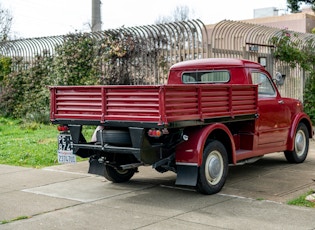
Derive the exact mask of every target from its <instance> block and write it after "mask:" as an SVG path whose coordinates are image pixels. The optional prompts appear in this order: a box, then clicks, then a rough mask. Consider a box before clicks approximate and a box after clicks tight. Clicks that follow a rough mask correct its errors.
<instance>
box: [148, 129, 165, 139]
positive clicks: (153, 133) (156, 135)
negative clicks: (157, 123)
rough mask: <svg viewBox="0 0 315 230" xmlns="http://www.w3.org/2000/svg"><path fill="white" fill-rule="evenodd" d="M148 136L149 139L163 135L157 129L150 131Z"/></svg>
mask: <svg viewBox="0 0 315 230" xmlns="http://www.w3.org/2000/svg"><path fill="white" fill-rule="evenodd" d="M148 135H149V136H150V137H160V136H162V135H163V133H162V132H161V130H158V129H150V130H149V131H148Z"/></svg>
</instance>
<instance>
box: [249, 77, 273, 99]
mask: <svg viewBox="0 0 315 230" xmlns="http://www.w3.org/2000/svg"><path fill="white" fill-rule="evenodd" d="M251 76H252V82H253V84H255V85H258V95H259V96H262V97H263V96H265V97H272V96H275V95H276V91H275V89H274V87H273V84H272V83H271V82H270V79H269V77H268V76H267V75H266V74H264V73H261V72H252V73H251Z"/></svg>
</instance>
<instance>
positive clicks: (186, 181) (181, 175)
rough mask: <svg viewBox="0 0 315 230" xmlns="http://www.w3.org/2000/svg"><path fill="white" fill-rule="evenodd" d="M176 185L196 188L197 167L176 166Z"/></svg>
mask: <svg viewBox="0 0 315 230" xmlns="http://www.w3.org/2000/svg"><path fill="white" fill-rule="evenodd" d="M176 169H177V177H176V182H175V184H176V185H186V186H196V185H197V180H198V167H197V166H190V165H177V166H176Z"/></svg>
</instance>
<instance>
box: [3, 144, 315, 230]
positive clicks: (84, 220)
mask: <svg viewBox="0 0 315 230" xmlns="http://www.w3.org/2000/svg"><path fill="white" fill-rule="evenodd" d="M310 146H311V148H310V152H309V156H308V158H307V160H306V161H305V162H304V163H303V164H289V163H287V162H286V160H285V158H284V156H283V154H282V153H274V154H270V155H268V156H265V157H263V158H262V159H261V160H260V161H258V162H256V163H253V164H249V165H243V166H236V167H230V169H229V170H230V171H229V175H228V179H227V182H226V185H225V187H224V188H223V190H222V191H221V192H220V193H219V194H215V195H211V196H206V195H201V194H199V193H197V192H196V191H195V190H194V189H191V188H187V187H178V186H175V185H174V182H175V174H173V173H171V172H167V173H164V174H160V173H157V172H155V171H154V170H153V169H151V167H141V168H140V172H139V173H137V174H136V175H135V176H134V177H133V178H132V180H131V181H130V182H128V183H124V184H113V183H111V182H108V181H106V180H105V179H104V178H103V177H100V176H95V175H90V174H87V173H86V172H87V169H88V164H87V162H80V163H78V164H75V165H59V166H54V167H48V168H44V169H31V168H23V167H14V166H7V165H0V221H1V222H3V221H11V222H10V223H5V224H1V225H0V229H1V230H2V229H3V230H5V229H14V230H16V229H17V230H18V229H23V230H31V229H32V230H33V229H45V230H48V229H115V230H116V229H141V230H146V229H151V230H152V229H295V230H296V229H308V230H310V229H315V209H314V208H306V207H297V206H291V205H287V204H286V203H287V201H288V200H290V199H292V198H296V197H298V196H299V195H301V194H303V193H305V192H308V191H310V190H311V189H313V190H315V142H314V141H311V145H310ZM14 219H16V220H15V221H12V220H14Z"/></svg>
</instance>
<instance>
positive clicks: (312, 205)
mask: <svg viewBox="0 0 315 230" xmlns="http://www.w3.org/2000/svg"><path fill="white" fill-rule="evenodd" d="M313 193H314V191H313V190H311V191H309V192H307V193H305V194H303V195H301V196H299V197H298V198H296V199H293V200H290V201H288V204H289V205H296V206H304V207H310V208H315V202H311V201H308V200H305V198H306V197H307V196H308V195H311V194H313Z"/></svg>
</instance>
